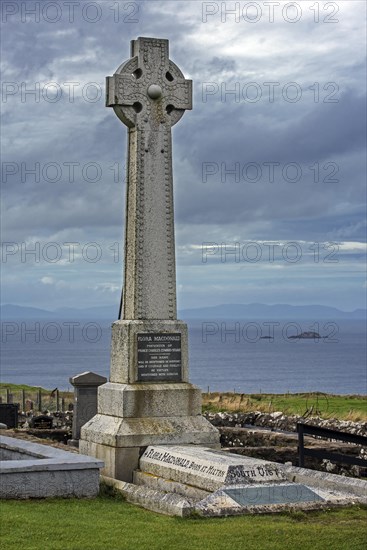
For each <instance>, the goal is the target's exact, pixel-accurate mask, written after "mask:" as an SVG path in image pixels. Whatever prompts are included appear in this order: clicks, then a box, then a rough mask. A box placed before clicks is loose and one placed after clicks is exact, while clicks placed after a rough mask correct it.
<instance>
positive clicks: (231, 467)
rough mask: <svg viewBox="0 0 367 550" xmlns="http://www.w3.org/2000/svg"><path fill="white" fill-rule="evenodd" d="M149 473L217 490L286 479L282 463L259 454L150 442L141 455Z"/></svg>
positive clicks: (141, 463) (146, 471)
mask: <svg viewBox="0 0 367 550" xmlns="http://www.w3.org/2000/svg"><path fill="white" fill-rule="evenodd" d="M139 464H140V469H141V470H142V471H143V472H145V473H149V474H153V475H156V476H160V477H163V478H165V479H171V480H173V481H177V482H180V483H185V484H188V485H193V486H194V487H198V488H199V489H204V490H207V491H216V490H217V489H220V488H222V487H223V486H225V485H235V484H238V483H244V484H256V483H264V482H269V481H272V482H275V483H280V482H282V481H285V480H286V477H285V474H284V472H283V470H282V466H281V465H280V464H277V463H275V462H268V461H266V460H260V459H256V458H248V457H242V456H241V457H240V456H237V455H232V454H230V453H225V452H223V451H216V450H213V449H208V448H205V447H201V446H200V447H199V446H198V447H194V446H189V445H188V446H185V445H177V446H169V447H165V446H163V445H162V446H152V445H151V446H149V447H148V448H147V449H146V451H145V453H144V454H143V456H142V457H141V459H140V462H139Z"/></svg>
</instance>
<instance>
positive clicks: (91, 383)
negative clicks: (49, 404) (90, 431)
mask: <svg viewBox="0 0 367 550" xmlns="http://www.w3.org/2000/svg"><path fill="white" fill-rule="evenodd" d="M69 382H70V384H71V385H72V386H74V388H75V389H74V406H73V409H74V414H73V440H78V439H79V438H80V428H81V427H82V426H84V424H86V423H87V422H88V420H90V419H91V418H93V416H94V415H95V414H97V393H98V387H99V386H101V385H102V384H105V383H106V382H107V378H106V377H105V376H100V375H99V374H96V373H94V372H89V371H87V372H82V373H81V374H77V375H76V376H73V377H72V378H69ZM73 409H72V410H73Z"/></svg>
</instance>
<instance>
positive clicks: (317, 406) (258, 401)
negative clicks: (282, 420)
mask: <svg viewBox="0 0 367 550" xmlns="http://www.w3.org/2000/svg"><path fill="white" fill-rule="evenodd" d="M203 410H204V411H210V412H220V411H231V412H249V411H256V410H258V411H262V412H274V411H282V412H284V413H285V414H298V415H304V414H305V413H306V412H310V413H311V414H310V416H321V417H322V418H338V419H344V420H353V421H366V420H367V397H366V396H363V395H331V394H325V393H320V392H314V393H293V394H292V393H291V394H288V393H287V394H248V395H247V394H234V393H210V394H207V393H206V394H203Z"/></svg>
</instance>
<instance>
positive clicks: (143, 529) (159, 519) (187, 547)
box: [0, 496, 367, 550]
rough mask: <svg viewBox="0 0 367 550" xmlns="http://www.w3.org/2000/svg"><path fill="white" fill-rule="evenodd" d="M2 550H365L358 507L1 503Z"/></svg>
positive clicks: (365, 531)
mask: <svg viewBox="0 0 367 550" xmlns="http://www.w3.org/2000/svg"><path fill="white" fill-rule="evenodd" d="M0 512H1V544H2V548H4V550H12V549H14V550H15V549H17V550H18V549H19V548H21V549H22V550H31V549H34V550H40V549H42V550H47V549H51V550H58V549H63V550H65V549H67V550H78V549H80V550H97V549H98V550H100V549H101V550H102V549H105V548H106V549H108V550H118V549H126V550H135V549H136V550H166V549H167V550H168V549H169V550H236V549H242V548H243V549H246V550H265V549H268V550H292V549H297V550H318V549H319V550H359V549H360V550H362V549H363V550H364V549H365V542H366V538H367V522H366V519H367V513H366V508H364V507H353V508H345V509H340V510H335V509H334V510H328V511H323V512H311V513H308V514H304V513H302V512H297V513H293V514H288V515H286V514H281V515H274V516H264V515H263V516H242V517H230V518H218V519H200V518H188V519H182V518H176V517H168V516H163V515H159V514H155V513H153V512H149V511H146V510H143V509H141V508H138V507H136V506H133V505H130V504H128V503H126V502H124V501H123V500H122V499H121V498H118V497H117V498H113V497H107V496H100V497H98V498H97V499H95V500H78V499H70V500H66V499H65V500H63V499H49V500H47V499H46V500H28V501H1V504H0Z"/></svg>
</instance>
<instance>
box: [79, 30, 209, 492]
mask: <svg viewBox="0 0 367 550" xmlns="http://www.w3.org/2000/svg"><path fill="white" fill-rule="evenodd" d="M106 87H107V98H106V103H107V106H109V107H113V109H114V111H115V113H116V115H117V116H118V117H119V118H120V120H122V122H123V123H124V124H125V125H126V126H127V127H128V162H127V195H126V218H125V219H126V222H125V257H124V290H123V310H122V319H120V320H119V321H117V322H115V323H114V324H113V325H112V349H111V368H110V382H108V383H107V384H104V385H102V386H100V387H99V389H98V413H97V415H96V416H94V417H93V418H92V419H91V420H90V421H89V422H88V423H87V424H86V425H84V426H83V427H82V429H81V439H80V444H79V449H80V452H82V453H84V454H89V455H92V456H96V457H98V458H100V459H102V460H103V461H104V462H105V468H104V471H103V473H104V474H106V475H108V476H110V477H113V478H117V479H121V480H124V481H131V480H132V472H133V470H134V469H135V468H136V467H137V466H138V460H139V456H140V453H141V451H142V448H144V447H146V446H147V445H151V444H198V445H205V446H217V445H219V434H218V431H217V430H216V429H215V428H214V427H213V426H212V425H211V424H210V423H209V422H208V421H206V420H205V419H204V418H203V417H202V416H201V392H200V390H199V389H198V388H196V387H195V386H193V385H192V384H190V383H189V367H188V341H187V325H186V324H185V323H183V322H182V321H178V320H177V311H176V269H175V242H174V216H173V181H172V150H171V128H172V126H174V125H175V124H176V123H177V122H178V121H179V120H180V118H181V117H182V116H183V114H184V112H185V110H187V109H191V108H192V82H191V81H190V80H186V79H185V78H184V76H183V74H182V72H181V70H180V69H179V68H178V67H177V65H175V64H174V63H173V62H172V61H171V60H170V59H169V55H168V40H163V39H157V38H138V39H137V40H133V41H132V49H131V59H129V60H128V61H126V62H125V63H123V64H122V65H121V66H120V67H119V68H118V69H117V71H116V73H115V74H114V76H112V77H107V85H106Z"/></svg>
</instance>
